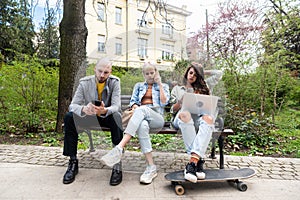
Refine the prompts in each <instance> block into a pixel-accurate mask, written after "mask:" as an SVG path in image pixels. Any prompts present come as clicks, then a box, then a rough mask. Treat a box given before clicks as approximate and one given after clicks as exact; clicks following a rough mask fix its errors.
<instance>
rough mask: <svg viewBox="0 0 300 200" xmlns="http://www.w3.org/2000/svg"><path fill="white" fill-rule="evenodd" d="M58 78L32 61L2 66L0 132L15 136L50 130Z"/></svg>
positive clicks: (53, 69)
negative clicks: (10, 133) (19, 133)
mask: <svg viewBox="0 0 300 200" xmlns="http://www.w3.org/2000/svg"><path fill="white" fill-rule="evenodd" d="M58 77H59V75H58V70H57V69H56V68H53V67H43V66H42V65H41V64H40V63H39V62H38V60H36V59H34V58H33V59H32V58H28V57H25V59H24V61H14V62H12V63H11V64H4V65H3V66H2V68H1V69H0V87H1V88H0V108H1V110H0V122H1V125H0V129H1V130H2V131H6V132H13V133H18V132H23V131H25V132H38V131H39V130H41V129H42V130H45V129H47V128H53V127H54V125H55V123H53V122H55V120H56V113H57V94H58ZM7 125H8V126H7Z"/></svg>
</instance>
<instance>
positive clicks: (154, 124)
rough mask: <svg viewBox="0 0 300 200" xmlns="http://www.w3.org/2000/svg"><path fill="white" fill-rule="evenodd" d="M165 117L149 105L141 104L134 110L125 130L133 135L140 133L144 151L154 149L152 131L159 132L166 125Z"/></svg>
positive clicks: (139, 136)
mask: <svg viewBox="0 0 300 200" xmlns="http://www.w3.org/2000/svg"><path fill="white" fill-rule="evenodd" d="M164 123H165V121H164V117H163V116H162V115H161V114H159V113H158V112H156V111H154V110H153V109H151V108H149V107H147V106H140V107H138V108H136V109H135V110H134V113H133V115H132V117H131V118H130V120H129V122H128V125H127V127H126V129H125V131H124V133H127V134H129V135H131V136H133V137H134V136H135V135H136V134H137V135H138V138H139V142H140V145H141V150H142V153H149V152H151V151H152V144H151V138H150V131H151V132H153V133H155V132H158V131H159V130H160V129H161V128H163V126H164Z"/></svg>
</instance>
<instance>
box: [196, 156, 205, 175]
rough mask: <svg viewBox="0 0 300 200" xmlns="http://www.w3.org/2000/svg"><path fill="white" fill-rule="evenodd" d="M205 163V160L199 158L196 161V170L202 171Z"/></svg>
mask: <svg viewBox="0 0 300 200" xmlns="http://www.w3.org/2000/svg"><path fill="white" fill-rule="evenodd" d="M204 163H205V160H204V159H202V158H200V159H199V160H198V162H197V172H200V171H203V169H204V168H203V165H204Z"/></svg>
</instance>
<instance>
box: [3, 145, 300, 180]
mask: <svg viewBox="0 0 300 200" xmlns="http://www.w3.org/2000/svg"><path fill="white" fill-rule="evenodd" d="M106 152H107V151H106V150H97V151H96V152H92V153H91V152H89V151H88V150H86V151H83V150H79V151H78V159H79V167H82V168H96V169H103V168H105V169H107V167H106V166H104V165H103V164H102V163H101V162H100V161H98V159H99V158H100V157H101V156H102V155H104V154H105V153H106ZM153 158H154V160H155V164H156V165H157V167H158V170H159V172H162V173H167V172H171V171H174V170H180V169H184V167H185V165H186V163H187V161H188V158H189V157H188V155H187V154H185V153H175V152H174V153H164V152H153ZM224 160H225V162H224V167H225V169H236V168H244V167H251V168H253V169H254V170H256V176H257V177H258V178H265V179H280V180H300V159H298V158H272V157H256V156H255V157H247V156H224ZM205 161H206V162H205V168H218V167H219V160H218V156H217V159H210V158H207V159H205ZM0 162H7V163H26V164H34V165H47V166H67V164H68V158H67V157H65V156H63V155H62V148H61V147H43V146H22V145H1V144H0ZM122 163H123V170H125V171H130V172H143V171H144V170H145V158H144V156H143V154H142V153H140V152H133V151H126V152H125V154H124V156H123V158H122Z"/></svg>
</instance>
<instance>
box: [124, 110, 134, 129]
mask: <svg viewBox="0 0 300 200" xmlns="http://www.w3.org/2000/svg"><path fill="white" fill-rule="evenodd" d="M132 115H133V110H132V109H131V108H127V109H126V110H124V111H123V113H122V127H123V129H125V128H126V126H127V124H128V122H129V120H130V118H131V117H132Z"/></svg>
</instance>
